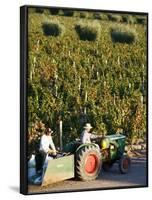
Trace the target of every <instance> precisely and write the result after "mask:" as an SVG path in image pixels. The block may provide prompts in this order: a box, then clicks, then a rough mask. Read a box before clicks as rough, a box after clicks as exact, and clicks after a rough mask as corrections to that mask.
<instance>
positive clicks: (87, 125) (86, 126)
mask: <svg viewBox="0 0 152 200" xmlns="http://www.w3.org/2000/svg"><path fill="white" fill-rule="evenodd" d="M84 128H85V129H87V128H89V129H91V128H93V127H92V126H91V124H90V123H86V125H85V126H84Z"/></svg>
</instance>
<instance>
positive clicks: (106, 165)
mask: <svg viewBox="0 0 152 200" xmlns="http://www.w3.org/2000/svg"><path fill="white" fill-rule="evenodd" d="M112 166H113V162H105V163H103V164H102V168H103V170H104V171H105V172H108V171H109V170H110V169H111V168H112Z"/></svg>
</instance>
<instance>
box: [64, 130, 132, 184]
mask: <svg viewBox="0 0 152 200" xmlns="http://www.w3.org/2000/svg"><path fill="white" fill-rule="evenodd" d="M125 140H126V137H125V136H124V135H121V134H115V135H109V136H105V137H102V138H101V137H99V138H96V139H95V140H94V141H93V142H92V143H90V144H88V143H87V144H82V143H81V142H80V141H74V142H71V143H69V144H67V145H66V146H65V148H64V152H67V153H70V154H74V156H75V176H76V177H77V178H78V179H80V180H83V181H89V180H94V179H96V178H97V177H98V175H99V173H100V171H101V169H103V170H105V171H108V170H109V169H110V168H111V167H112V166H113V164H114V163H115V162H118V166H119V170H120V172H121V173H123V174H125V173H127V172H128V171H129V169H130V164H131V160H130V158H129V156H127V154H125V153H124V150H125Z"/></svg>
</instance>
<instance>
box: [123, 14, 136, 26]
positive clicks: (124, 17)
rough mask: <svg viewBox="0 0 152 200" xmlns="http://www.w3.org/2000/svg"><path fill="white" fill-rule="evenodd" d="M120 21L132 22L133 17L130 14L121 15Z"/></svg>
mask: <svg viewBox="0 0 152 200" xmlns="http://www.w3.org/2000/svg"><path fill="white" fill-rule="evenodd" d="M122 22H125V23H128V24H134V23H135V18H134V17H133V16H132V15H122Z"/></svg>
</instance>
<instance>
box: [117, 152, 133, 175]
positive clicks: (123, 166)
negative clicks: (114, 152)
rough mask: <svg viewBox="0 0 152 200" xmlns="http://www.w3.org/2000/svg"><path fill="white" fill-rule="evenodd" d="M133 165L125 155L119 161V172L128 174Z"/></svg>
mask: <svg viewBox="0 0 152 200" xmlns="http://www.w3.org/2000/svg"><path fill="white" fill-rule="evenodd" d="M130 165H131V159H130V158H129V156H127V155H123V156H122V157H121V158H120V160H119V170H120V172H121V173H122V174H126V173H128V171H129V169H130Z"/></svg>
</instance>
